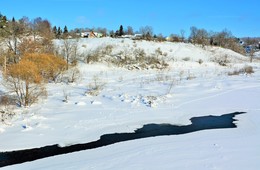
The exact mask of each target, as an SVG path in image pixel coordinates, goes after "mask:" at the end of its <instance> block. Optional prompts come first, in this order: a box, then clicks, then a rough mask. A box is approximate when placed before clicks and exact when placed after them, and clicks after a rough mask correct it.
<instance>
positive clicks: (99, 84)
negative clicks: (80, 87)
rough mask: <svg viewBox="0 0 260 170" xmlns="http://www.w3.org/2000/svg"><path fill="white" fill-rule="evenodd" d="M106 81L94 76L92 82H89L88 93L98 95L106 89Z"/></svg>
mask: <svg viewBox="0 0 260 170" xmlns="http://www.w3.org/2000/svg"><path fill="white" fill-rule="evenodd" d="M105 85H106V83H104V82H103V81H101V80H100V79H99V77H98V76H94V77H93V78H92V82H91V83H89V84H88V86H87V88H88V89H87V91H86V93H85V94H86V95H91V96H98V95H99V94H100V92H101V91H102V90H103V89H104V87H105Z"/></svg>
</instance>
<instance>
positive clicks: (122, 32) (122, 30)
mask: <svg viewBox="0 0 260 170" xmlns="http://www.w3.org/2000/svg"><path fill="white" fill-rule="evenodd" d="M122 35H124V28H123V25H120V28H119V36H122Z"/></svg>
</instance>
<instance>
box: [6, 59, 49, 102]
mask: <svg viewBox="0 0 260 170" xmlns="http://www.w3.org/2000/svg"><path fill="white" fill-rule="evenodd" d="M4 81H5V83H4V85H5V86H6V87H7V88H9V89H10V90H11V92H14V93H15V94H16V95H17V103H18V104H19V105H20V106H30V105H31V104H32V103H35V102H36V101H37V100H38V99H39V97H40V96H45V95H46V94H47V93H46V90H45V87H44V84H43V81H42V79H41V76H40V74H39V70H38V68H37V67H36V65H35V64H34V63H33V62H30V61H22V62H19V63H17V64H13V65H11V66H10V67H9V68H8V71H7V73H6V74H5V75H4Z"/></svg>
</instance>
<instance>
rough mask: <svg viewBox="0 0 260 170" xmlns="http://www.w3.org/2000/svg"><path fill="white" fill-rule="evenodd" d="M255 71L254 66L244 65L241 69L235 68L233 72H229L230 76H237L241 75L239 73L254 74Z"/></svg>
mask: <svg viewBox="0 0 260 170" xmlns="http://www.w3.org/2000/svg"><path fill="white" fill-rule="evenodd" d="M252 73H254V69H253V67H252V66H244V67H243V68H241V69H239V70H234V71H232V72H228V75H229V76H235V75H239V74H252Z"/></svg>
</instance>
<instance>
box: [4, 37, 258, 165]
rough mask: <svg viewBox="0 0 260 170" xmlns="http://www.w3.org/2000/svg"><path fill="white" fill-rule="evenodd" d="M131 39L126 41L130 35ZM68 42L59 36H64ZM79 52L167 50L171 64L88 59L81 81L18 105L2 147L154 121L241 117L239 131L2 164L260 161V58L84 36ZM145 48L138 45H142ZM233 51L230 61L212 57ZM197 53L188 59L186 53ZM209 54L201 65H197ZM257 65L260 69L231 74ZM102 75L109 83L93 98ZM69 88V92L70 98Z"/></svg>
mask: <svg viewBox="0 0 260 170" xmlns="http://www.w3.org/2000/svg"><path fill="white" fill-rule="evenodd" d="M122 40H123V41H122ZM55 43H56V44H58V45H62V42H61V41H60V40H56V42H55ZM78 43H79V47H80V48H79V50H80V52H81V53H83V52H91V51H93V50H94V49H96V48H98V47H100V46H105V45H108V44H109V45H112V46H113V47H114V48H113V53H114V54H117V53H118V52H119V51H120V50H122V49H126V50H131V49H134V48H142V49H144V50H145V52H146V53H147V54H152V53H154V51H155V50H156V49H157V48H160V49H161V51H162V52H167V56H166V58H167V60H168V62H169V63H170V66H169V68H168V69H166V70H163V71H160V70H131V71H130V70H127V69H125V68H118V67H115V66H112V65H110V64H107V63H97V64H91V65H89V64H85V63H79V65H78V68H79V70H80V72H81V75H82V78H81V80H80V81H78V82H76V83H73V84H65V83H64V84H62V83H59V84H54V83H50V84H48V87H47V89H48V98H47V99H44V100H42V101H39V103H38V104H34V105H33V106H31V107H30V108H18V109H17V112H18V113H19V114H17V115H16V116H15V117H14V118H13V119H12V120H9V123H10V124H11V125H6V124H0V140H1V145H0V151H1V152H3V151H12V150H21V149H26V148H37V147H42V146H47V145H54V144H58V145H59V146H68V145H72V144H78V143H87V142H91V141H95V140H98V139H99V137H100V136H101V135H103V134H110V133H120V132H133V131H134V130H135V129H137V128H140V127H142V126H143V125H144V124H149V123H170V124H175V125H188V124H190V123H191V122H190V120H189V119H190V118H192V117H195V116H207V115H222V114H227V113H232V112H236V111H239V112H242V111H244V112H247V113H245V114H242V115H238V116H236V117H235V118H236V119H237V120H238V121H236V124H237V126H238V128H234V129H218V130H205V131H198V132H194V133H189V134H184V135H174V136H161V137H152V138H145V139H138V140H133V141H127V142H121V143H117V144H113V145H109V146H105V147H101V148H97V149H91V150H86V151H80V152H75V153H70V154H65V155H59V156H53V157H49V158H44V159H40V160H36V161H33V162H26V163H23V164H17V165H12V166H7V167H3V168H2V169H8V170H11V169H53V170H56V169H95V170H98V169H111V170H112V169H129V170H130V169H195V170H196V169H198V170H201V169H205V170H208V169H217V170H222V169H241V170H242V169H248V170H256V169H258V168H259V167H260V162H259V160H260V145H259V143H260V116H259V111H260V107H259V98H260V78H259V77H260V64H259V63H258V62H257V61H255V62H254V63H247V60H248V58H247V57H244V56H242V55H240V54H237V53H235V52H233V51H231V50H227V49H222V48H219V47H205V48H202V47H199V46H194V45H192V44H184V43H169V42H164V43H157V42H147V41H133V40H130V39H111V38H102V39H79V40H78ZM134 44H136V47H135V45H134ZM225 55H227V56H229V58H230V62H231V63H229V65H228V66H227V67H223V66H220V65H218V64H216V63H214V62H212V59H214V58H216V57H221V56H225ZM187 57H189V61H184V60H183V59H184V58H187ZM199 59H202V60H203V63H202V64H199V63H198V62H197V61H198V60H199ZM245 65H251V66H252V67H253V68H254V71H255V73H254V74H252V75H246V74H240V75H237V76H228V75H227V73H228V72H229V71H232V70H234V69H236V68H242V67H244V66H245ZM93 76H98V77H99V79H100V80H102V81H103V82H104V83H105V87H104V89H103V90H101V92H100V94H99V95H98V96H90V95H85V93H86V91H87V90H88V84H89V83H91V82H92V81H93V80H92V78H93ZM64 91H66V92H67V94H69V96H68V102H63V101H62V100H63V99H64Z"/></svg>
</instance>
